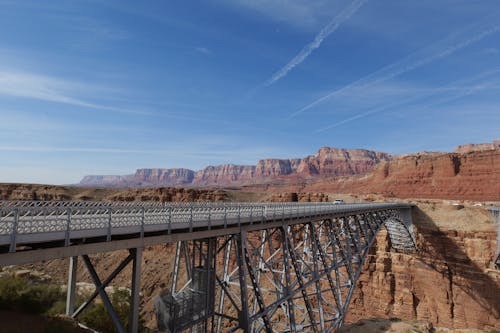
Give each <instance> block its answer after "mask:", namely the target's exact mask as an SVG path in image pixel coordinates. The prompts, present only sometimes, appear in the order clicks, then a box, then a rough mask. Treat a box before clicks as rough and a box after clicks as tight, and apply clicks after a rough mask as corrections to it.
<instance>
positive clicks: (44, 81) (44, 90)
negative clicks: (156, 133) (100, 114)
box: [0, 69, 150, 115]
mask: <svg viewBox="0 0 500 333" xmlns="http://www.w3.org/2000/svg"><path fill="white" fill-rule="evenodd" d="M85 90H86V85H84V84H81V83H77V82H72V81H67V80H63V79H59V78H55V77H52V76H47V75H40V74H33V73H26V72H16V71H4V70H1V69H0V95H4V96H12V97H23V98H30V99H37V100H42V101H47V102H54V103H62V104H68V105H73V106H78V107H84V108H90V109H99V110H104V111H110V112H118V113H127V114H141V115H149V114H150V113H149V112H143V111H138V110H128V109H124V108H118V107H114V106H108V105H101V104H96V103H93V102H90V101H88V100H86V99H83V98H81V97H77V96H76V95H77V94H78V93H79V92H81V91H85Z"/></svg>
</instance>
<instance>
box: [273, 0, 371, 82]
mask: <svg viewBox="0 0 500 333" xmlns="http://www.w3.org/2000/svg"><path fill="white" fill-rule="evenodd" d="M366 1H368V0H356V1H353V2H352V3H351V4H350V5H349V6H347V7H346V8H344V10H342V11H341V12H340V13H339V14H338V15H337V16H335V17H334V18H333V19H332V20H331V21H330V23H328V24H327V25H326V26H325V27H324V28H323V29H321V31H320V32H319V33H318V34H317V35H316V37H315V38H314V40H313V41H312V42H310V43H309V44H307V45H306V46H304V48H303V49H302V50H301V51H300V52H299V54H297V55H296V56H295V57H293V58H292V60H290V62H288V63H287V64H286V65H285V66H284V67H283V68H281V69H280V70H279V71H277V72H276V73H274V75H273V76H272V77H271V78H270V79H269V80H267V81H266V82H265V83H264V86H266V87H267V86H270V85H272V84H273V83H274V82H276V81H278V80H279V79H281V78H282V77H284V76H285V75H287V74H288V72H290V71H291V70H292V69H293V68H294V67H295V66H297V65H299V64H300V63H301V62H303V61H304V60H306V58H307V57H308V56H309V55H310V54H311V53H312V52H313V51H314V50H315V49H317V48H319V47H320V46H321V43H322V42H323V41H324V40H325V38H327V37H328V36H329V35H331V34H332V33H333V32H335V31H336V30H337V29H338V28H339V27H340V25H341V24H342V23H344V22H345V21H347V20H348V19H349V18H350V17H351V16H352V15H354V13H356V12H357V11H358V9H359V8H361V6H363V4H364V3H365V2H366Z"/></svg>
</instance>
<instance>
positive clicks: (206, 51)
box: [194, 46, 213, 55]
mask: <svg viewBox="0 0 500 333" xmlns="http://www.w3.org/2000/svg"><path fill="white" fill-rule="evenodd" d="M194 49H195V51H196V52H199V53H201V54H204V55H212V54H213V52H212V51H211V50H209V49H207V48H206V47H201V46H198V47H195V48H194Z"/></svg>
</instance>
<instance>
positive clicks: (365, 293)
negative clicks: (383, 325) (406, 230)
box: [347, 210, 500, 329]
mask: <svg viewBox="0 0 500 333" xmlns="http://www.w3.org/2000/svg"><path fill="white" fill-rule="evenodd" d="M482 214H483V215H484V213H482ZM483 215H481V216H483ZM484 216H486V215H484ZM483 218H485V217H483ZM423 220H427V221H423ZM429 220H430V218H429V217H428V216H427V215H426V214H425V213H423V212H422V211H419V210H418V211H417V214H416V216H415V214H414V221H415V223H416V227H417V228H416V229H417V230H416V236H417V243H418V244H417V245H418V249H419V250H418V252H417V253H415V254H401V253H396V252H393V251H391V250H390V244H389V242H390V241H389V239H388V237H387V233H386V232H381V233H380V234H379V235H378V237H377V242H376V244H375V246H374V247H373V248H372V249H371V252H370V254H369V255H368V258H367V259H366V261H365V265H364V269H363V272H362V273H361V275H360V279H359V281H358V283H357V288H356V290H355V292H354V295H353V299H352V301H351V304H350V307H349V312H348V318H347V322H354V321H357V320H359V319H362V318H371V317H378V318H391V317H397V318H403V319H405V320H411V319H418V320H424V321H427V322H431V323H432V324H433V325H434V326H441V327H448V328H478V329H499V328H500V272H498V271H497V270H493V269H490V268H491V266H492V261H493V256H494V253H495V244H496V233H495V232H494V231H474V230H450V229H439V228H437V227H436V226H435V225H432V224H433V222H432V220H430V224H431V225H429ZM469 222H471V221H469ZM425 224H427V225H425ZM457 229H460V228H457Z"/></svg>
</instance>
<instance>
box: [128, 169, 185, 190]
mask: <svg viewBox="0 0 500 333" xmlns="http://www.w3.org/2000/svg"><path fill="white" fill-rule="evenodd" d="M134 179H135V180H136V181H137V182H138V183H140V184H142V185H146V186H177V185H189V184H191V183H192V181H193V179H194V171H193V170H189V169H182V168H179V169H138V170H137V171H136V172H135V175H134Z"/></svg>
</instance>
